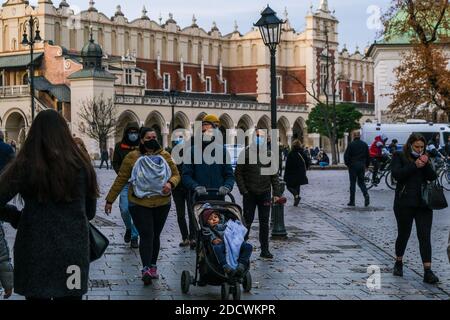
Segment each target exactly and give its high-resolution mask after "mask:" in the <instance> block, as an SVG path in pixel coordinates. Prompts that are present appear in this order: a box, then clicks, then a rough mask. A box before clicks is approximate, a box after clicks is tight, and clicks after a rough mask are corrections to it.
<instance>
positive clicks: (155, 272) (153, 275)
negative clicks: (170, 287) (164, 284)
mask: <svg viewBox="0 0 450 320" xmlns="http://www.w3.org/2000/svg"><path fill="white" fill-rule="evenodd" d="M148 272H149V274H150V277H151V278H152V279H159V274H158V269H157V268H156V267H151V268H150V269H149V270H148Z"/></svg>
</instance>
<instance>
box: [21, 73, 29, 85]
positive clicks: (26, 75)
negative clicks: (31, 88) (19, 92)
mask: <svg viewBox="0 0 450 320" xmlns="http://www.w3.org/2000/svg"><path fill="white" fill-rule="evenodd" d="M22 85H24V86H26V85H28V73H25V74H24V75H23V77H22Z"/></svg>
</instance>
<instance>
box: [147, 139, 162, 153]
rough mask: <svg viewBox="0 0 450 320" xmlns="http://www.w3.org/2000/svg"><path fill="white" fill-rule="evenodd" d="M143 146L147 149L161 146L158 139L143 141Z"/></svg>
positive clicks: (156, 148) (155, 148)
mask: <svg viewBox="0 0 450 320" xmlns="http://www.w3.org/2000/svg"><path fill="white" fill-rule="evenodd" d="M144 147H145V148H146V149H148V150H154V151H155V150H158V149H160V148H161V146H160V144H159V142H158V140H155V139H152V140H148V141H145V142H144Z"/></svg>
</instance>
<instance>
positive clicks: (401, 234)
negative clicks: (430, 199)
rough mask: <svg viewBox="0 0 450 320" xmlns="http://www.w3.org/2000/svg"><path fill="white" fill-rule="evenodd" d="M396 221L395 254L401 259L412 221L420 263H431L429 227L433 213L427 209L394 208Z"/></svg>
mask: <svg viewBox="0 0 450 320" xmlns="http://www.w3.org/2000/svg"><path fill="white" fill-rule="evenodd" d="M394 213H395V218H396V219H397V228H398V236H397V241H396V243H395V254H396V255H397V257H403V255H404V254H405V250H406V246H407V244H408V240H409V237H410V235H411V230H412V225H413V221H415V222H416V229H417V238H418V239H419V248H420V256H421V258H422V262H423V263H426V262H430V263H431V253H432V251H431V226H432V224H433V211H431V210H430V209H428V208H417V207H410V208H409V207H394Z"/></svg>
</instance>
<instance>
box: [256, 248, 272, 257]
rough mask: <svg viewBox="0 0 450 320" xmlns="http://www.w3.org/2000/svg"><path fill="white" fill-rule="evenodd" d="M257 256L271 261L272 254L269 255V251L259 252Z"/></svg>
mask: <svg viewBox="0 0 450 320" xmlns="http://www.w3.org/2000/svg"><path fill="white" fill-rule="evenodd" d="M259 256H260V257H261V258H265V259H273V254H271V253H270V251H269V250H267V251H261V254H260V255H259Z"/></svg>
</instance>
